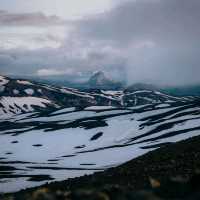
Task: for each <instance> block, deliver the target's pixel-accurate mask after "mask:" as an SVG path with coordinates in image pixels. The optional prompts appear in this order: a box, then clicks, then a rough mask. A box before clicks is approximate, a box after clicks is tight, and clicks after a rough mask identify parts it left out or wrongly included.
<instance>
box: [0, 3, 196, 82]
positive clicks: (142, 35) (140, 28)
mask: <svg viewBox="0 0 200 200" xmlns="http://www.w3.org/2000/svg"><path fill="white" fill-rule="evenodd" d="M199 10H200V1H199V0H190V1H188V0H132V1H131V0H127V1H125V2H124V1H121V3H120V2H119V5H117V6H116V7H115V8H113V9H112V10H110V11H108V12H105V13H102V14H98V15H93V16H90V17H87V18H83V19H81V20H74V21H71V22H70V29H69V24H65V25H63V28H66V32H65V37H64V38H62V40H59V42H60V43H59V46H55V47H56V48H47V47H44V48H42V47H41V48H37V50H33V49H32V50H29V51H27V50H26V49H25V48H24V47H23V48H21V47H17V48H12V49H6V50H5V49H4V50H3V49H2V50H1V51H0V72H2V73H7V74H9V73H10V74H11V73H14V74H15V73H19V72H20V73H22V74H29V73H33V74H37V75H40V74H41V72H42V74H45V75H48V72H49V73H50V72H55V73H56V72H58V73H59V72H66V74H67V73H74V74H75V73H79V72H87V71H96V70H104V71H106V72H107V73H108V74H110V75H111V76H113V77H115V78H122V77H123V78H124V77H126V79H127V80H128V82H129V84H131V83H135V82H146V83H154V84H164V85H189V84H197V83H198V84H199V83H200V79H199V74H200V66H199V63H200V57H199V55H198V54H199V53H198V47H199V45H200V40H199V35H200V26H199V19H200V12H199ZM0 15H1V12H0ZM22 18H23V17H22ZM35 19H36V21H37V17H36V18H35ZM52 19H54V18H52ZM55 19H56V20H55V21H54V20H52V21H51V20H50V19H49V18H48V20H50V21H51V23H54V24H56V21H57V20H58V23H60V22H59V21H60V19H57V18H55ZM48 20H47V21H48ZM19 21H20V20H19ZM33 21H34V20H33ZM44 21H45V20H44ZM47 21H46V24H48V23H47ZM61 21H62V20H61ZM4 23H5V22H4ZM23 23H24V24H30V23H29V22H26V23H25V22H24V21H23V20H22V22H19V24H23ZM49 23H50V22H49ZM51 23H50V24H51ZM0 24H2V22H1V20H0ZM32 24H33V26H34V23H33V22H32ZM41 24H42V23H41ZM54 36H55V34H54ZM54 39H55V40H56V37H54Z"/></svg>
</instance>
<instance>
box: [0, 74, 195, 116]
mask: <svg viewBox="0 0 200 200" xmlns="http://www.w3.org/2000/svg"><path fill="white" fill-rule="evenodd" d="M93 79H94V80H93V81H94V82H98V83H99V84H101V83H102V82H105V81H106V80H107V79H106V78H105V76H104V74H102V73H100V72H99V73H97V74H96V75H94V78H93ZM134 88H135V87H134ZM195 99H196V100H197V99H199V97H174V96H170V95H167V94H164V93H161V92H158V91H153V90H149V88H147V89H146V90H137V91H135V90H133V88H132V89H130V88H129V89H127V90H125V91H110V90H101V89H88V90H87V91H84V92H83V91H79V90H77V89H73V88H66V87H54V86H49V85H45V84H39V83H36V82H31V81H28V80H19V79H10V78H7V77H4V76H0V117H1V118H5V117H6V116H10V115H14V114H20V113H26V112H32V111H41V110H45V111H46V112H47V111H52V110H55V109H57V108H70V107H76V108H77V109H79V110H80V109H84V108H85V107H90V106H115V107H132V106H141V105H146V104H160V103H170V102H187V101H190V100H191V101H194V100H195Z"/></svg>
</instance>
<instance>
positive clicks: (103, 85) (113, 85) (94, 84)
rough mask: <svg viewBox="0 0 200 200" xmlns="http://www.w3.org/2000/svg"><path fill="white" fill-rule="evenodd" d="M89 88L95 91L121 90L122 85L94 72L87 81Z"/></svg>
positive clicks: (101, 73)
mask: <svg viewBox="0 0 200 200" xmlns="http://www.w3.org/2000/svg"><path fill="white" fill-rule="evenodd" d="M87 84H88V86H89V88H95V89H97V88H98V89H115V90H116V89H119V88H122V83H119V82H115V81H113V80H111V79H110V78H108V77H106V75H105V74H104V72H102V71H99V72H96V73H95V74H94V75H93V76H92V77H91V78H90V79H89V81H88V83H87Z"/></svg>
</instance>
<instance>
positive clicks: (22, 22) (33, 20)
mask: <svg viewBox="0 0 200 200" xmlns="http://www.w3.org/2000/svg"><path fill="white" fill-rule="evenodd" d="M64 23H65V22H64V20H61V19H60V18H59V17H57V16H46V15H44V14H43V13H41V12H37V13H10V12H8V11H5V10H0V25H4V26H55V25H62V24H64Z"/></svg>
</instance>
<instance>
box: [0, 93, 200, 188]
mask: <svg viewBox="0 0 200 200" xmlns="http://www.w3.org/2000/svg"><path fill="white" fill-rule="evenodd" d="M112 95H115V93H112ZM196 135H200V102H199V101H197V100H195V101H191V100H188V101H185V102H181V101H177V102H168V103H159V104H158V103H157V104H148V105H141V106H135V107H132V108H130V107H129V108H128V107H127V108H117V107H111V106H104V107H100V106H93V107H87V108H85V109H84V110H76V109H75V108H65V109H57V110H56V111H51V112H48V113H44V112H41V113H39V112H33V113H25V114H20V115H16V116H12V117H10V118H9V119H6V120H3V119H1V120H0V166H1V168H0V192H9V191H16V190H20V189H23V188H25V187H32V186H36V185H41V184H43V183H45V182H47V181H51V180H57V181H59V180H63V179H67V178H73V177H76V176H81V175H84V174H90V173H93V172H95V171H99V170H104V169H107V168H110V167H115V166H117V165H119V164H122V163H124V162H127V161H129V160H131V159H133V158H136V157H138V156H140V155H142V154H145V153H147V152H149V151H151V150H153V149H156V148H159V147H160V146H162V145H165V144H166V143H173V142H176V141H180V140H183V139H187V138H189V137H193V136H196ZM5 172H6V173H5Z"/></svg>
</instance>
